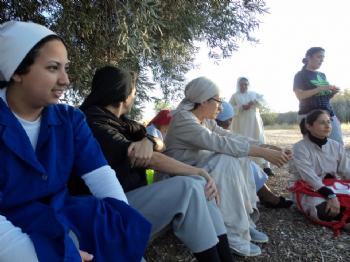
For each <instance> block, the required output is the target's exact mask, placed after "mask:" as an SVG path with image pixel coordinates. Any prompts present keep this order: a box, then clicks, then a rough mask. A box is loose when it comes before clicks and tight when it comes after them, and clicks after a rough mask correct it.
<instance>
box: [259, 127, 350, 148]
mask: <svg viewBox="0 0 350 262" xmlns="http://www.w3.org/2000/svg"><path fill="white" fill-rule="evenodd" d="M341 128H342V132H343V139H344V142H345V146H346V147H349V146H350V124H342V126H341ZM265 136H266V140H267V141H266V142H267V143H269V144H272V145H285V146H290V145H292V144H294V143H295V142H297V141H299V140H300V139H301V134H300V131H299V127H298V126H297V125H272V126H266V127H265Z"/></svg>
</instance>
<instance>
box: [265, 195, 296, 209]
mask: <svg viewBox="0 0 350 262" xmlns="http://www.w3.org/2000/svg"><path fill="white" fill-rule="evenodd" d="M279 199H280V201H278V203H277V204H272V203H270V202H263V203H262V204H263V205H264V207H267V208H290V207H291V205H293V201H292V200H290V199H285V198H284V197H283V196H280V197H279Z"/></svg>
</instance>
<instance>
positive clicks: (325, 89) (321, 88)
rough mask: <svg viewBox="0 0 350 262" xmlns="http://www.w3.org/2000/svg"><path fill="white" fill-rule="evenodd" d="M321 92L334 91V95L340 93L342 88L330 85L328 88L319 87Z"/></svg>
mask: <svg viewBox="0 0 350 262" xmlns="http://www.w3.org/2000/svg"><path fill="white" fill-rule="evenodd" d="M317 88H318V90H319V92H322V91H332V92H333V93H338V92H339V90H340V88H339V87H336V86H332V85H328V86H317Z"/></svg>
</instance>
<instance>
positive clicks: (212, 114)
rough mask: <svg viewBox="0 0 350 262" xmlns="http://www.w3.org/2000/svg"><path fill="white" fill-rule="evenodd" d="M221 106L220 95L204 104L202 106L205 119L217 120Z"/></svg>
mask: <svg viewBox="0 0 350 262" xmlns="http://www.w3.org/2000/svg"><path fill="white" fill-rule="evenodd" d="M221 104H222V100H221V98H220V97H219V96H218V95H216V96H214V97H212V98H210V99H209V100H207V101H205V102H203V103H202V104H201V106H202V108H203V112H204V115H205V116H204V117H205V118H207V119H215V118H216V117H217V115H218V114H219V113H220V111H221Z"/></svg>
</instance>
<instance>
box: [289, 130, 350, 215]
mask: <svg viewBox="0 0 350 262" xmlns="http://www.w3.org/2000/svg"><path fill="white" fill-rule="evenodd" d="M289 172H290V173H291V174H293V175H294V176H293V178H292V180H291V181H290V185H293V184H294V182H295V181H296V180H299V179H302V180H304V181H305V182H307V183H308V184H309V185H310V186H311V187H312V188H313V189H314V190H315V191H316V190H318V189H320V188H321V187H323V186H324V184H323V182H322V180H323V178H324V177H325V176H326V175H327V174H332V175H333V176H335V177H336V178H338V179H350V159H349V157H348V156H347V153H346V152H345V149H344V147H343V146H342V145H340V144H339V143H338V142H336V141H334V140H332V139H328V141H327V143H326V144H325V145H323V146H322V148H320V147H319V146H318V145H316V144H315V143H313V142H312V141H310V139H309V138H308V137H307V136H305V137H304V138H303V139H302V140H300V141H299V142H297V143H296V144H295V145H294V147H293V160H291V161H290V162H289ZM293 198H295V196H294V195H293ZM324 201H325V199H324V198H320V197H311V196H305V195H304V196H302V197H301V206H302V207H303V209H304V211H306V213H307V214H309V215H310V216H311V217H312V218H313V219H316V220H318V217H317V210H316V206H317V205H318V204H320V203H322V202H324Z"/></svg>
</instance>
